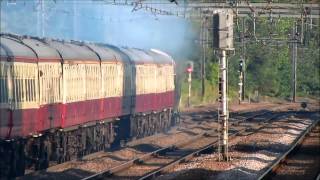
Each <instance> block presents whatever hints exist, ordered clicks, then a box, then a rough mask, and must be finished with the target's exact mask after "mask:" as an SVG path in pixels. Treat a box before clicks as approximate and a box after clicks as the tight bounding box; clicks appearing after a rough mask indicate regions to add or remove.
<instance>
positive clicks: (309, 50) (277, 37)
mask: <svg viewBox="0 0 320 180" xmlns="http://www.w3.org/2000/svg"><path fill="white" fill-rule="evenodd" d="M242 20H244V22H245V23H244V28H243V27H241V26H239V27H237V28H235V32H234V33H235V43H234V44H235V55H234V56H232V55H231V57H230V56H229V57H230V58H229V60H228V62H229V97H230V100H231V101H232V100H237V98H238V97H237V91H238V82H239V76H238V75H239V71H238V69H239V59H240V54H241V52H242V46H241V43H240V41H239V38H238V37H240V33H241V30H242V29H245V31H244V35H245V37H246V40H245V56H244V57H245V60H246V78H245V80H246V86H245V88H246V94H245V96H246V98H248V97H249V96H251V97H252V96H253V94H254V93H255V92H259V95H261V96H267V97H274V98H282V99H290V98H291V96H292V94H291V82H292V78H291V77H292V62H291V48H290V43H289V42H288V41H290V36H289V35H290V33H291V32H292V27H293V26H294V23H295V20H294V19H291V18H281V19H280V18H274V19H269V18H258V20H257V24H256V38H257V39H256V38H255V37H253V30H252V28H251V27H252V20H251V19H250V18H249V17H248V18H245V19H239V22H242ZM297 23H298V24H301V22H300V21H298V22H297ZM239 24H242V23H239ZM300 27H301V26H300V25H299V26H298V33H299V34H301V32H300V31H299V30H300V29H301V28H300ZM319 33H320V31H319V21H318V20H315V19H313V23H312V25H311V24H310V19H306V20H305V26H304V32H303V42H302V43H300V44H298V58H297V95H298V96H300V97H317V98H319V97H320V59H319V57H320V54H319V46H320V41H319V39H320V37H319ZM262 39H263V40H262ZM200 50H201V48H198V52H197V56H194V57H191V58H190V59H192V61H194V64H195V70H194V71H195V72H194V77H195V80H194V83H193V84H192V87H193V88H192V91H193V92H192V98H191V100H192V103H193V104H198V103H208V102H209V103H210V102H213V101H215V100H216V99H217V93H218V89H217V85H218V70H219V69H218V59H217V57H216V56H215V55H214V51H213V50H212V48H209V49H207V50H206V51H207V52H208V53H207V57H208V59H207V61H206V94H205V96H204V98H201V93H200V92H201V79H200V77H201V75H200V63H201V62H200V61H201V58H199V57H201V52H200ZM186 97H187V85H186V82H184V84H183V86H182V103H181V105H182V106H184V105H185V104H186Z"/></svg>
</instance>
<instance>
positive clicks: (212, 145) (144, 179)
mask: <svg viewBox="0 0 320 180" xmlns="http://www.w3.org/2000/svg"><path fill="white" fill-rule="evenodd" d="M262 114H265V113H262ZM259 115H260V114H259ZM280 116H282V115H278V114H275V115H273V116H271V117H270V118H268V119H267V120H265V121H264V122H268V121H270V120H272V119H274V118H276V117H280ZM261 127H263V126H261V125H260V127H259V128H257V129H256V131H258V130H259V129H260V128H261ZM246 130H247V128H244V129H241V130H239V131H237V132H234V133H232V134H229V138H235V137H236V136H237V135H238V134H240V133H243V132H246ZM217 143H218V140H215V141H213V142H211V143H210V144H207V145H205V146H204V147H202V148H200V149H198V150H196V151H194V152H191V153H189V154H187V155H184V156H183V157H181V158H179V159H176V160H174V161H173V162H171V163H169V164H167V165H164V166H163V167H161V168H159V169H156V170H154V171H152V172H149V173H147V174H146V175H144V176H142V177H140V178H139V180H147V179H153V178H155V177H157V176H159V175H161V174H162V173H163V172H165V171H167V170H169V169H171V168H173V167H174V166H175V165H177V164H179V163H181V162H186V161H189V160H190V159H192V158H193V157H194V156H197V155H199V154H201V153H202V152H205V151H209V150H211V149H212V150H213V149H214V148H216V147H215V146H216V145H217Z"/></svg>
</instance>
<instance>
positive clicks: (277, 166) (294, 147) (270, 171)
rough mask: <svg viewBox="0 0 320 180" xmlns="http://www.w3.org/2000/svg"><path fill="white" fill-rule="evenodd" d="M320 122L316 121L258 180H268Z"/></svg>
mask: <svg viewBox="0 0 320 180" xmlns="http://www.w3.org/2000/svg"><path fill="white" fill-rule="evenodd" d="M319 122H320V120H316V121H314V122H313V123H312V124H311V125H310V126H309V127H308V128H307V129H306V130H304V132H303V133H302V134H301V135H300V136H299V138H297V139H295V141H294V142H293V143H292V144H291V147H290V148H289V149H288V150H287V151H286V152H285V153H284V154H283V155H282V156H280V157H279V158H277V160H275V161H274V163H273V164H272V165H271V166H270V167H269V168H268V169H267V170H266V171H265V172H264V173H263V174H262V175H261V176H260V177H259V178H258V180H262V179H266V178H267V177H269V176H271V174H272V173H273V172H275V171H276V170H277V169H278V168H279V166H280V165H281V164H282V163H283V162H284V161H285V160H286V158H287V157H288V155H289V154H290V153H291V152H293V151H294V150H295V149H296V148H297V147H298V146H299V145H300V144H301V143H302V142H303V140H304V139H305V137H306V135H307V134H309V133H310V132H311V130H312V129H313V128H314V127H315V126H316V125H317V124H319Z"/></svg>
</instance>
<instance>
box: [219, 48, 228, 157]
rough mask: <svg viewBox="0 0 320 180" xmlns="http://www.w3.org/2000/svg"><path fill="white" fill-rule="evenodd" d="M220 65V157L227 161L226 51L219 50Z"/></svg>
mask: <svg viewBox="0 0 320 180" xmlns="http://www.w3.org/2000/svg"><path fill="white" fill-rule="evenodd" d="M220 62H221V64H220V74H221V81H222V82H221V83H222V85H221V93H222V95H221V96H222V97H221V100H222V102H221V114H220V117H221V118H222V138H223V139H222V152H223V154H222V157H223V159H224V160H226V161H228V159H229V158H228V96H227V58H226V50H221V61H220Z"/></svg>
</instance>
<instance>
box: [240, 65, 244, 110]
mask: <svg viewBox="0 0 320 180" xmlns="http://www.w3.org/2000/svg"><path fill="white" fill-rule="evenodd" d="M243 100H244V60H243V59H240V61H239V104H240V103H241V102H242V101H243Z"/></svg>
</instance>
